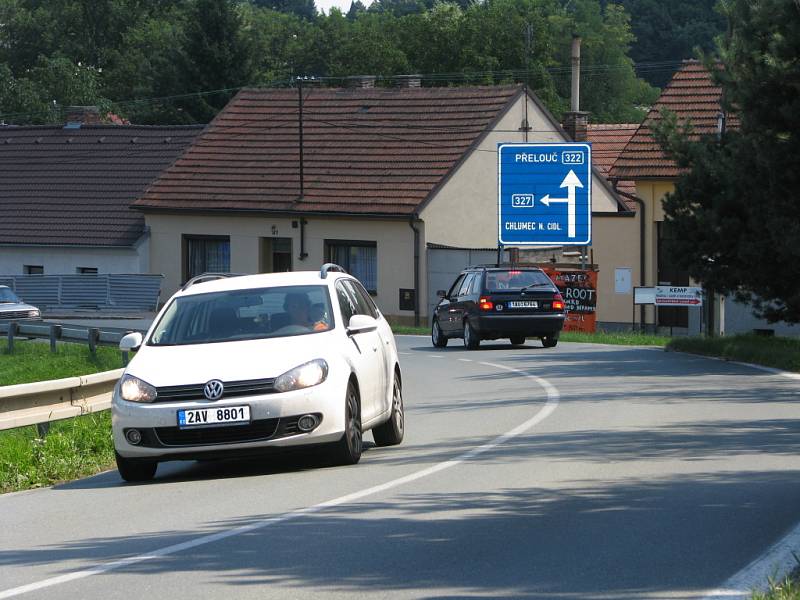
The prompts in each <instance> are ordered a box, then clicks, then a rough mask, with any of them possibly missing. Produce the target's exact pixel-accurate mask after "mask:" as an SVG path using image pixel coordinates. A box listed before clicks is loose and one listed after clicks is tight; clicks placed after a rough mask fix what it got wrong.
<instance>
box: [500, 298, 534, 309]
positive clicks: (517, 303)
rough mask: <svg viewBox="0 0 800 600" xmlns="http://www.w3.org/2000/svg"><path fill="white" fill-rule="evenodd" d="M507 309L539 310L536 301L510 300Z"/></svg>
mask: <svg viewBox="0 0 800 600" xmlns="http://www.w3.org/2000/svg"><path fill="white" fill-rule="evenodd" d="M508 308H539V303H538V302H537V301H536V300H512V301H511V302H509V303H508Z"/></svg>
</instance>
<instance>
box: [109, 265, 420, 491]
mask: <svg viewBox="0 0 800 600" xmlns="http://www.w3.org/2000/svg"><path fill="white" fill-rule="evenodd" d="M120 349H122V350H136V351H137V352H136V355H135V356H134V358H133V359H132V360H131V361H130V364H129V365H128V367H127V368H126V369H125V373H124V374H123V376H122V378H121V379H120V381H119V383H118V384H117V387H116V389H115V390H114V399H113V403H112V415H113V416H112V423H113V425H112V427H113V434H114V447H115V449H116V458H117V466H118V468H119V472H120V475H121V476H122V478H123V479H125V480H127V481H142V480H147V479H152V478H153V476H154V475H155V472H156V468H157V467H158V463H159V462H161V461H167V460H182V459H203V458H223V457H235V456H242V455H252V454H256V453H260V452H263V451H265V450H266V449H269V448H274V447H292V446H305V445H311V444H314V445H322V446H320V448H323V449H325V450H327V451H329V452H330V453H331V455H332V457H333V458H334V459H335V461H336V462H338V463H340V464H355V463H357V462H358V461H359V459H360V457H361V450H362V436H363V433H364V432H365V431H367V430H370V429H371V430H372V435H373V437H374V439H375V443H376V444H377V445H378V446H390V445H393V444H399V443H400V442H401V441H402V440H403V428H404V415H403V398H402V393H401V374H400V364H399V361H398V358H397V348H396V347H395V341H394V336H393V335H392V331H391V329H390V327H389V324H388V323H387V322H386V319H384V317H383V315H381V313H380V311H379V310H378V308H377V307H376V306H375V303H374V302H373V301H372V298H370V296H369V294H368V293H367V292H366V290H365V289H364V287H363V286H362V285H361V283H359V281H358V280H357V279H355V278H353V277H351V276H350V275H348V274H347V273H345V272H344V270H343V269H342V268H341V267H338V266H336V265H325V266H323V267H322V269H321V271H319V272H297V273H276V274H267V275H247V276H226V275H205V276H200V277H198V278H195V279H193V280H192V281H190V282H189V283H187V284H186V285H185V286H184V287H183V288H182V289H181V290H180V291H179V292H177V293H176V294H175V295H174V296H173V297H172V298H170V300H169V302H167V303H166V305H165V306H164V308H163V309H162V310H161V312H160V313H159V314H158V316H157V317H156V319H155V321H154V322H153V325H152V327H151V328H150V330H149V331H148V332H147V334H146V335H145V336H144V337H143V336H142V335H141V334H140V333H132V334H128V335H127V336H125V337H124V338H123V339H122V341H121V342H120Z"/></svg>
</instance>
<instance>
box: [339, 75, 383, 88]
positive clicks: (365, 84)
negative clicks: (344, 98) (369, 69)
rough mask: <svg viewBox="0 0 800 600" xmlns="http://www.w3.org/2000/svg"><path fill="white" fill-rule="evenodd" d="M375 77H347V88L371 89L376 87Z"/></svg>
mask: <svg viewBox="0 0 800 600" xmlns="http://www.w3.org/2000/svg"><path fill="white" fill-rule="evenodd" d="M375 79H376V78H375V75H353V76H351V77H347V78H346V81H347V87H349V88H361V89H370V88H374V87H375Z"/></svg>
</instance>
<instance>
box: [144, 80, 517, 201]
mask: <svg viewBox="0 0 800 600" xmlns="http://www.w3.org/2000/svg"><path fill="white" fill-rule="evenodd" d="M520 93H521V88H520V86H497V87H477V88H410V89H380V88H374V89H330V88H324V89H317V88H306V89H305V90H304V95H305V99H304V102H303V170H304V177H303V184H304V185H303V187H304V194H303V198H302V199H301V200H299V199H298V198H299V194H300V182H299V162H300V153H299V148H300V146H299V139H298V138H299V136H298V120H299V114H298V113H299V110H298V92H297V90H296V89H282V90H279V89H245V90H242V91H240V92H239V93H238V94H237V95H236V97H235V98H234V99H233V100H232V101H231V102H230V103H229V104H228V106H226V107H225V108H224V109H223V111H222V112H221V113H220V114H219V115H217V117H216V119H215V120H214V121H213V122H212V123H211V125H209V127H208V128H207V129H206V131H204V132H203V134H202V135H200V136H199V137H198V138H197V139H196V140H195V143H194V144H193V145H192V147H191V148H190V149H189V150H188V151H187V152H186V153H185V154H184V155H183V156H182V157H181V158H180V159H179V160H178V161H176V162H175V164H174V165H173V166H172V167H170V168H169V169H167V170H166V171H165V172H164V173H163V174H162V176H161V177H160V178H159V179H158V181H157V182H156V183H155V184H154V185H152V186H151V187H150V188H149V189H148V191H147V193H146V194H144V196H143V197H142V198H140V199H139V200H138V201H136V202H135V204H134V206H136V207H138V208H142V209H178V210H182V209H193V210H253V211H292V212H300V211H308V212H333V213H336V212H338V213H360V214H386V215H407V214H410V213H412V212H413V211H414V210H415V209H416V208H417V207H418V206H419V205H420V203H422V202H423V201H424V200H425V199H426V198H428V196H429V195H430V194H431V192H432V191H433V190H434V189H435V188H436V186H437V185H439V183H440V182H441V181H442V179H443V178H444V177H445V176H446V175H447V174H448V173H449V172H450V171H451V170H452V168H453V167H454V166H455V165H456V163H457V162H458V161H459V160H460V159H461V158H462V156H464V154H465V153H466V152H467V150H468V149H469V148H470V147H471V146H472V145H473V144H474V143H475V142H476V141H477V140H478V139H479V137H480V136H481V135H482V134H483V133H484V132H485V131H486V130H487V128H488V127H489V125H490V124H491V123H492V122H493V121H494V120H495V119H496V118H497V117H498V116H499V115H501V114H502V112H503V111H504V110H505V109H506V107H507V106H509V103H510V102H511V100H512V99H513V98H515V97H516V96H517V95H518V94H520Z"/></svg>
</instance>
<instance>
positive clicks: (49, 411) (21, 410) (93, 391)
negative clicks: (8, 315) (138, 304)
mask: <svg viewBox="0 0 800 600" xmlns="http://www.w3.org/2000/svg"><path fill="white" fill-rule="evenodd" d="M127 333H129V331H126V330H114V331H108V330H103V329H101V328H99V327H83V326H80V325H62V324H58V323H41V322H24V321H23V322H16V321H12V322H11V323H2V324H0V335H3V336H5V338H6V340H7V350H8V351H10V352H13V351H14V344H15V339H16V338H25V339H30V338H34V339H49V340H50V350H51V351H52V352H56V351H57V344H58V343H59V342H84V343H87V344H88V346H89V350H90V351H91V352H92V353H94V352H95V351H96V349H97V347H98V346H119V342H120V340H121V339H122V338H123V337H124V336H125V335H126V334H127ZM121 355H122V365H123V366H125V365H127V363H128V353H127V352H122V353H121ZM123 371H124V369H116V370H114V371H106V372H104V373H95V374H93V375H83V376H80V377H67V378H65V379H55V380H51V381H40V382H36V383H23V384H17V385H8V386H0V430H3V429H12V428H14V427H23V426H25V425H37V426H39V431H40V434H42V435H43V434H44V432H46V427H42V424H47V423H49V422H50V421H58V420H60V419H68V418H70V417H77V416H80V415H85V414H88V413H92V412H97V411H101V410H106V409H108V408H110V407H111V394H112V392H113V390H114V386H115V385H116V383H117V380H118V379H119V378H120V377H121V376H122V372H123Z"/></svg>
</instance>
